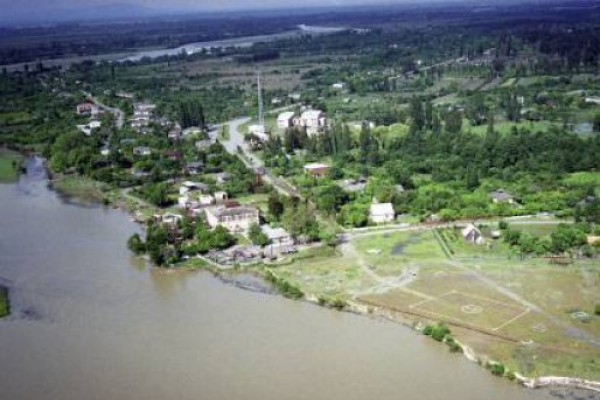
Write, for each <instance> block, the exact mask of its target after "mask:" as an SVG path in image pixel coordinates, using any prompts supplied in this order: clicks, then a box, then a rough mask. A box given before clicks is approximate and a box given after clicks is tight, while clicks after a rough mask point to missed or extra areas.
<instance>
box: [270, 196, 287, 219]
mask: <svg viewBox="0 0 600 400" xmlns="http://www.w3.org/2000/svg"><path fill="white" fill-rule="evenodd" d="M267 207H268V209H269V214H270V215H271V216H273V218H275V220H277V221H278V220H279V219H280V218H281V216H282V214H283V211H284V206H283V201H281V198H280V196H279V194H278V193H277V192H275V191H274V192H272V193H271V194H270V195H269V200H268V205H267Z"/></svg>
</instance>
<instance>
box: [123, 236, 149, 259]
mask: <svg viewBox="0 0 600 400" xmlns="http://www.w3.org/2000/svg"><path fill="white" fill-rule="evenodd" d="M127 248H128V249H129V250H131V251H132V252H133V253H134V254H135V255H140V254H142V253H144V252H145V251H146V244H145V243H144V242H143V240H142V238H141V237H140V235H139V234H138V233H134V234H133V235H131V236H130V237H129V239H127Z"/></svg>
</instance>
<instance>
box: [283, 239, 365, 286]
mask: <svg viewBox="0 0 600 400" xmlns="http://www.w3.org/2000/svg"><path fill="white" fill-rule="evenodd" d="M273 272H274V273H275V274H276V275H277V276H278V277H280V278H283V279H286V280H287V281H289V282H290V283H292V284H294V285H296V286H298V287H300V289H301V290H302V291H304V292H306V293H311V294H315V295H326V296H331V297H339V298H346V297H349V296H350V294H351V293H353V292H355V291H361V290H364V289H365V288H368V287H369V286H372V285H373V284H374V282H373V281H372V280H370V279H369V278H368V277H366V276H364V275H363V273H362V271H361V269H360V267H359V266H358V265H357V264H356V260H352V259H349V258H346V257H344V256H342V255H340V254H339V253H337V252H334V251H333V250H331V249H329V248H322V249H310V250H305V251H302V252H300V253H297V254H295V255H293V256H292V258H291V262H288V263H287V264H285V265H280V266H277V267H274V268H273Z"/></svg>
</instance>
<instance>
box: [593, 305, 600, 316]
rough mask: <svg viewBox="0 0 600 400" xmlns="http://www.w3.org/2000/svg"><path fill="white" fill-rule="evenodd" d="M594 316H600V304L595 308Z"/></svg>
mask: <svg viewBox="0 0 600 400" xmlns="http://www.w3.org/2000/svg"><path fill="white" fill-rule="evenodd" d="M594 314H596V315H598V316H600V303H599V304H596V305H595V306H594Z"/></svg>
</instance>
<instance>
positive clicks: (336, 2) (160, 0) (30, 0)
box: [0, 0, 416, 11]
mask: <svg viewBox="0 0 600 400" xmlns="http://www.w3.org/2000/svg"><path fill="white" fill-rule="evenodd" d="M403 1H404V2H405V1H406V0H395V1H394V0H375V1H373V0H371V1H369V0H300V1H293V0H291V1H290V0H0V5H1V6H2V9H3V10H7V11H36V10H40V9H45V10H52V9H69V8H82V7H88V6H105V5H115V4H135V5H143V6H147V7H150V8H158V9H165V8H173V9H194V10H215V9H250V8H261V7H262V8H285V7H289V6H296V7H304V6H307V5H313V6H316V5H318V6H327V5H330V6H340V5H355V4H369V3H382V2H384V3H389V2H396V3H397V2H403ZM413 1H416V0H413Z"/></svg>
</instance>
